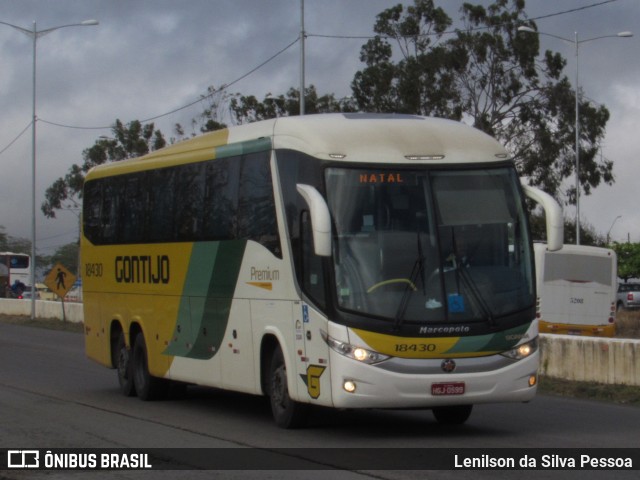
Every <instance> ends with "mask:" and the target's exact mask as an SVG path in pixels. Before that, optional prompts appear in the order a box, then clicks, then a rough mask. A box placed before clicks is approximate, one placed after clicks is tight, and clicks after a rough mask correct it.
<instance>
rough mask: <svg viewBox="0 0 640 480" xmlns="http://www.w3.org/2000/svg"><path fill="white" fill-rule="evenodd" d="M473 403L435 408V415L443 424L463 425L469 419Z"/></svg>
mask: <svg viewBox="0 0 640 480" xmlns="http://www.w3.org/2000/svg"><path fill="white" fill-rule="evenodd" d="M471 410H473V405H453V406H450V407H435V408H433V416H434V417H436V420H437V421H438V423H441V424H443V425H462V424H463V423H464V422H466V421H467V420H468V419H469V416H470V415H471Z"/></svg>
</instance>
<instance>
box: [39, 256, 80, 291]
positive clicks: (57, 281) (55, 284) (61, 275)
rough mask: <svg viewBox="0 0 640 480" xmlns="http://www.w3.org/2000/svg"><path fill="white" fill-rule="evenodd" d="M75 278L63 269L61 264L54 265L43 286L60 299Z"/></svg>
mask: <svg viewBox="0 0 640 480" xmlns="http://www.w3.org/2000/svg"><path fill="white" fill-rule="evenodd" d="M75 281H76V276H75V275H74V274H73V273H71V272H70V271H69V270H67V269H66V268H65V266H64V265H62V264H61V263H56V264H55V266H54V267H53V268H52V269H51V271H50V272H49V274H48V275H47V276H46V277H45V279H44V284H45V285H46V286H47V287H49V290H51V291H52V292H53V293H55V294H56V295H58V296H59V297H60V298H64V296H65V295H66V294H67V292H68V291H69V290H71V287H73V284H74V283H75Z"/></svg>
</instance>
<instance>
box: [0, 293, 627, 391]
mask: <svg viewBox="0 0 640 480" xmlns="http://www.w3.org/2000/svg"><path fill="white" fill-rule="evenodd" d="M64 310H65V317H66V319H67V321H69V322H76V323H80V322H83V321H84V317H83V311H82V304H81V303H65V304H64ZM0 313H2V314H5V315H24V316H27V317H28V316H30V315H31V302H30V301H29V300H14V299H5V298H1V299H0ZM36 316H37V317H39V318H59V319H60V320H62V304H61V302H47V301H43V300H38V301H37V302H36ZM540 352H541V359H540V373H541V374H542V375H547V376H549V377H555V378H563V379H566V380H576V381H584V382H597V383H604V384H617V385H636V386H640V340H630V339H617V338H600V337H576V336H572V335H555V334H548V335H547V334H542V335H540Z"/></svg>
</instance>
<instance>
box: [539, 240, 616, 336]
mask: <svg viewBox="0 0 640 480" xmlns="http://www.w3.org/2000/svg"><path fill="white" fill-rule="evenodd" d="M546 247H547V246H546V245H545V244H544V243H536V244H535V245H534V252H535V259H536V280H537V291H538V321H539V324H540V333H558V334H565V335H589V336H599V337H614V336H615V334H616V293H617V289H618V267H617V265H618V264H617V257H616V252H614V251H613V250H611V249H610V248H600V247H592V246H588V245H564V247H563V248H562V249H561V250H559V251H555V252H550V251H548V250H547V248H546Z"/></svg>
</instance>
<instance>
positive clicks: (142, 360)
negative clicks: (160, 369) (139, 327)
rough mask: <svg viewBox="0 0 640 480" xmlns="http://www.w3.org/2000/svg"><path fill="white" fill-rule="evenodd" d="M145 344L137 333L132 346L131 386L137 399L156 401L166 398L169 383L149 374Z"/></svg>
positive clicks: (140, 334) (142, 336) (142, 337)
mask: <svg viewBox="0 0 640 480" xmlns="http://www.w3.org/2000/svg"><path fill="white" fill-rule="evenodd" d="M147 358H148V357H147V344H146V342H145V341H144V335H143V334H142V333H139V334H138V335H137V336H136V340H135V343H134V345H133V365H132V367H131V370H132V373H133V385H134V387H135V390H136V393H137V394H138V398H140V399H141V400H145V401H146V400H157V399H160V398H164V397H166V396H167V393H168V388H169V383H168V381H167V380H165V379H163V378H158V377H154V376H152V375H151V374H150V373H149V364H148V363H147V362H148V361H147Z"/></svg>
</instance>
